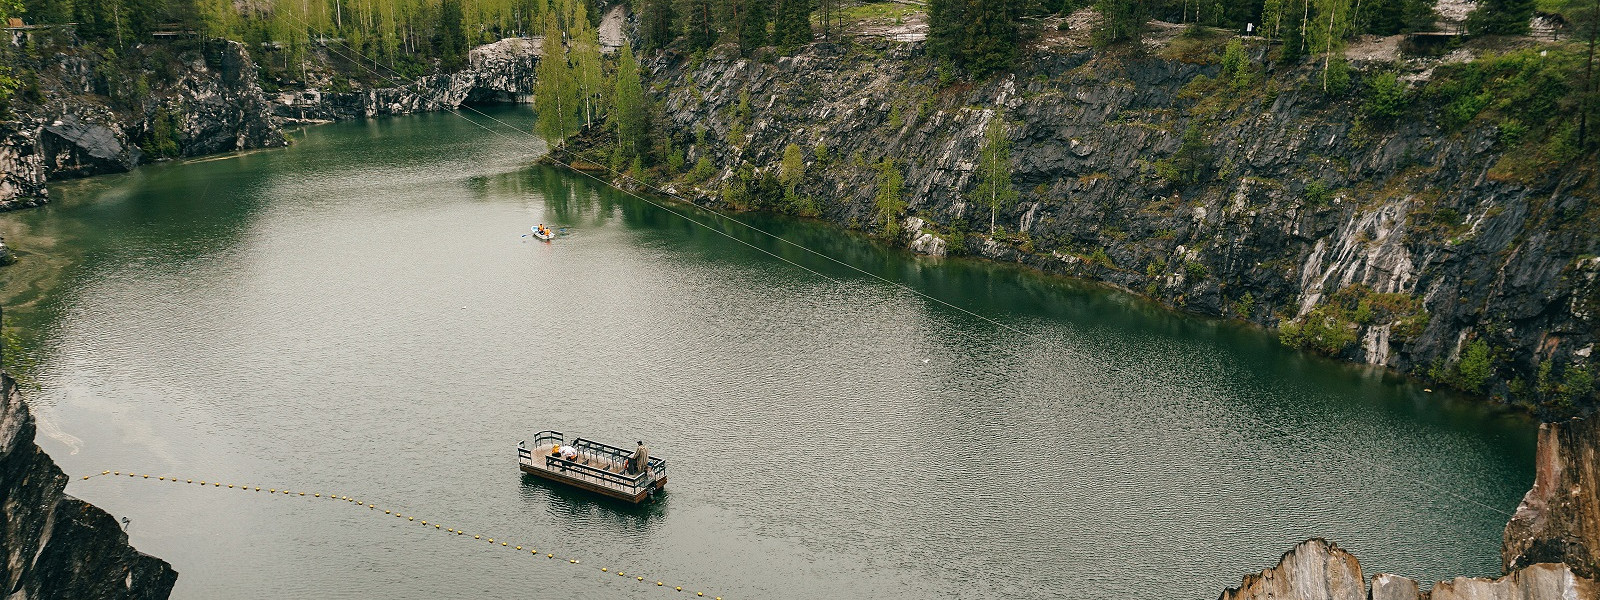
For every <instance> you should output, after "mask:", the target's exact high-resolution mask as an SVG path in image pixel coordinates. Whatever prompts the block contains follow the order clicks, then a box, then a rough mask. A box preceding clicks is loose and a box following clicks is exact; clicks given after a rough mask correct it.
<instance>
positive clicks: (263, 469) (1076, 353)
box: [0, 109, 1534, 600]
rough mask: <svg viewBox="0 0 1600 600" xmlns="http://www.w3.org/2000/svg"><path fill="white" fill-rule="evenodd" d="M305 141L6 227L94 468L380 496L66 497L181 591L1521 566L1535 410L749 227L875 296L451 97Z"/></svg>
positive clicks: (432, 593)
mask: <svg viewBox="0 0 1600 600" xmlns="http://www.w3.org/2000/svg"><path fill="white" fill-rule="evenodd" d="M492 114H493V115H494V116H495V117H497V118H498V119H501V120H503V121H506V122H508V123H511V124H513V125H517V126H520V127H522V128H524V129H526V128H528V127H529V126H530V125H531V115H529V114H527V113H526V112H524V111H523V110H519V109H497V110H495V111H493V112H492ZM466 116H468V117H471V118H472V119H475V120H477V121H478V122H479V123H481V124H484V125H486V126H490V127H497V128H498V127H500V126H499V125H498V124H495V123H492V122H487V121H485V119H484V118H483V117H480V116H477V115H472V114H468V115H466ZM294 137H295V138H296V142H297V143H296V144H295V145H294V146H293V147H291V148H288V149H285V150H275V151H265V152H257V153H250V154H244V155H237V156H227V157H217V158H213V159H208V160H200V161H193V162H189V163H185V164H169V165H156V166H150V167H144V168H141V169H139V170H138V171H137V172H135V173H131V174H127V175H119V176H109V177H101V178H95V179H92V180H86V181H79V182H66V183H62V184H59V185H56V186H54V188H53V190H54V194H55V202H54V203H53V204H51V205H50V206H49V207H46V208H43V209H39V210H31V211H24V212H17V213H10V214H5V215H0V233H4V234H5V236H6V239H7V241H8V242H9V243H10V244H12V245H13V246H14V247H15V248H16V249H17V250H18V251H19V252H21V253H22V254H23V258H24V261H25V262H23V263H21V264H19V265H17V266H14V267H10V268H7V269H0V283H4V285H5V288H4V289H5V296H6V299H5V300H6V307H7V309H8V310H7V314H6V316H7V322H6V323H7V327H8V332H9V333H10V334H12V335H13V336H14V337H15V338H16V339H17V340H20V343H19V345H17V346H14V348H13V351H12V352H11V355H10V356H8V358H7V360H8V361H10V362H11V364H13V365H14V366H15V365H19V364H24V363H26V364H25V365H24V368H25V369H26V371H27V375H28V376H29V382H30V385H31V386H32V387H33V388H35V390H36V391H35V392H34V393H33V394H32V400H33V403H34V406H35V410H36V412H37V414H38V415H39V416H40V417H41V419H42V421H43V427H42V428H41V432H40V440H39V441H40V444H41V445H42V446H44V448H45V449H46V450H48V451H49V452H50V453H51V454H52V455H53V456H54V457H55V458H56V460H57V461H58V462H59V463H60V464H61V465H62V466H63V467H64V468H65V469H66V470H67V471H68V473H69V474H73V475H83V474H89V473H98V472H100V471H101V470H122V471H132V472H136V473H148V474H151V475H160V476H168V475H172V476H178V477H181V478H185V479H187V478H193V479H195V480H206V481H221V482H224V483H235V484H246V483H248V484H252V485H260V486H262V487H264V488H266V487H272V488H286V489H290V490H295V491H296V492H299V491H305V492H308V493H317V494H330V493H331V494H337V495H341V496H351V497H356V498H359V499H362V500H364V501H367V502H371V503H373V504H376V505H378V507H379V508H378V509H375V510H368V509H364V508H360V509H358V508H356V507H354V506H353V505H351V504H349V503H346V502H341V501H330V500H327V499H317V498H313V497H312V496H310V495H309V494H308V496H307V497H305V498H301V497H299V496H293V497H288V496H284V495H282V494H278V495H269V494H267V493H266V492H253V491H239V490H238V489H233V490H230V489H227V488H216V487H207V488H204V489H202V488H200V487H198V486H197V485H187V484H173V483H166V482H158V481H156V479H155V478H154V477H152V478H151V479H150V480H144V479H128V478H126V477H121V478H113V477H99V478H94V479H91V480H88V481H82V480H77V479H75V480H74V481H73V483H72V484H71V486H70V487H69V488H68V491H69V492H70V493H72V494H74V495H77V496H79V497H82V498H84V499H86V500H89V501H91V502H94V503H96V504H98V505H100V506H102V507H104V508H106V509H107V510H109V511H110V512H111V513H112V514H114V515H117V516H119V517H120V516H128V517H130V518H131V520H132V522H131V525H130V528H129V533H130V535H131V537H132V540H133V543H134V544H135V545H136V546H137V547H138V548H139V549H141V550H143V551H145V552H149V553H151V554H154V555H157V556H160V557H163V558H165V559H167V560H169V561H171V562H172V563H173V565H174V566H175V567H176V568H177V569H178V571H179V573H180V576H179V579H178V585H177V588H176V590H175V594H174V595H175V596H176V597H179V598H260V597H267V596H273V597H289V598H311V597H315V598H321V599H329V598H440V597H453V598H462V597H555V598H665V597H678V596H679V594H678V592H674V591H672V587H673V586H683V587H684V589H685V590H686V591H687V592H689V593H692V592H694V591H704V592H705V593H706V597H712V596H723V597H725V598H728V599H730V600H731V599H735V598H797V599H798V598H906V599H910V598H929V597H954V598H1056V597H1073V598H1090V599H1112V598H1163V599H1164V598H1194V599H1199V600H1209V599H1211V598H1215V597H1216V596H1217V595H1218V593H1219V592H1220V591H1221V590H1222V589H1223V588H1224V587H1227V586H1229V585H1235V584H1237V583H1238V581H1239V578H1240V577H1241V576H1242V575H1243V574H1245V573H1247V572H1253V571H1258V570H1260V569H1262V568H1266V567H1269V566H1272V565H1273V564H1275V563H1276V562H1277V559H1278V557H1279V555H1280V554H1282V553H1283V552H1284V551H1286V550H1288V549H1289V548H1290V547H1292V546H1293V545H1294V544H1295V543H1297V542H1299V541H1301V540H1303V539H1305V538H1307V537H1311V536H1323V537H1326V538H1329V539H1331V540H1335V541H1337V542H1338V543H1339V544H1340V545H1341V546H1343V547H1345V548H1348V549H1350V550H1352V551H1353V552H1355V553H1356V555H1357V556H1358V557H1360V558H1361V559H1362V561H1363V564H1364V566H1365V568H1366V569H1367V573H1368V575H1369V576H1370V575H1371V574H1372V573H1376V572H1395V573H1400V574H1403V575H1407V576H1411V577H1417V578H1421V579H1424V580H1435V579H1440V578H1447V577H1453V576H1456V575H1494V574H1497V573H1498V570H1499V563H1498V555H1499V542H1500V532H1501V528H1502V527H1503V525H1504V523H1505V521H1506V519H1507V513H1508V512H1509V511H1510V510H1512V509H1513V508H1514V507H1515V506H1516V502H1517V501H1518V500H1519V499H1520V497H1521V495H1522V493H1523V492H1524V491H1525V490H1526V489H1527V487H1528V485H1529V484H1530V483H1531V481H1532V472H1531V464H1532V450H1533V432H1534V429H1533V427H1532V425H1531V424H1529V423H1528V422H1527V421H1526V420H1525V419H1522V418H1520V417H1515V416H1508V415H1504V414H1499V413H1496V412H1493V411H1490V410H1487V409H1484V408H1482V407H1481V406H1480V405H1479V404H1478V403H1476V402H1473V401H1470V400H1463V399H1459V398H1453V397H1450V396H1448V395H1446V394H1443V393H1426V392H1424V391H1423V390H1422V387H1421V386H1420V385H1417V384H1415V383H1412V382H1408V381H1406V380H1404V379H1401V378H1397V377H1394V376H1393V375H1385V374H1383V373H1381V372H1375V371H1371V370H1367V369H1363V368H1360V367H1356V366H1350V365H1342V364H1339V363H1335V362H1331V361H1327V360H1322V359H1318V358H1314V357H1309V356H1306V355H1303V354H1300V353H1298V352H1294V351H1291V350H1288V349H1285V348H1283V347H1281V346H1279V345H1278V344H1277V343H1276V342H1275V341H1274V339H1273V338H1272V337H1271V336H1270V335H1269V334H1266V333H1264V332H1261V331H1259V330H1256V329H1252V328H1249V327H1245V326H1242V325H1238V324H1234V323H1229V322H1222V321H1216V320H1210V319H1204V318H1198V317H1194V316H1192V315H1184V314H1180V313H1176V312H1172V311H1168V310H1165V309H1162V308H1159V307H1157V306H1154V305H1152V304H1150V303H1147V302H1145V301H1143V300H1140V299H1138V298H1136V297H1132V296H1129V295H1126V294H1123V293H1120V292H1116V291H1112V290H1107V289H1104V288H1101V287H1098V286H1094V285H1089V284H1084V283H1079V282H1072V281H1066V280H1062V279H1058V278H1053V277H1047V276H1043V275H1038V274H1034V273H1030V272H1028V271H1025V270H1021V269H1017V268H1012V267H1008V266H1004V265H995V264H987V263H982V262H976V261H965V260H944V261H939V260H933V259H927V258H918V257H914V256H911V255H908V254H905V253H903V252H900V251H896V250H891V249H887V248H884V247H881V246H879V245H875V244H873V243H872V242H870V241H869V240H866V239H863V238H859V237H857V236H853V235H850V234H846V233H842V232H840V231H839V230H837V229H835V228H832V227H829V226H824V225H821V224H817V223H810V222H799V221H792V220H784V219H778V218H774V217H765V216H759V215H748V214H747V215H738V216H737V218H738V219H740V220H742V221H745V222H748V223H751V224H754V225H757V226H759V227H760V228H762V229H765V230H768V231H772V232H774V233H776V234H778V235H781V236H783V237H784V238H785V239H788V240H791V241H794V242H795V243H797V244H799V245H802V246H805V247H807V248H812V249H815V250H817V251H819V252H822V253H824V254H826V255H828V256H831V257H834V258H837V259H839V260H842V261H845V262H847V263H849V264H851V265H855V266H857V267H859V268H861V269H863V270H865V271H866V272H870V273H873V274H875V275H878V276H881V277H883V278H886V279H888V280H892V281H895V282H898V283H900V284H901V285H903V286H904V287H898V286H895V285H890V284H887V283H884V282H882V281H880V280H878V279H875V278H871V277H868V276H866V275H863V274H861V273H859V272H855V271H852V270H850V269H847V268H845V267H842V266H840V265H838V264H835V263H832V262H829V261H828V260H826V259H822V258H818V257H816V256H812V255H808V254H807V253H805V252H803V251H801V250H799V249H797V248H795V247H793V246H789V245H786V244H782V243H780V242H776V241H774V240H772V239H770V238H765V237H763V236H761V235H759V234H756V233H753V232H751V231H750V230H747V229H744V228H742V227H740V226H738V225H733V224H730V223H728V222H727V221H725V220H723V219H722V218H721V217H718V216H716V215H713V214H710V213H706V212H704V211H699V210H695V209H692V208H685V207H682V206H675V207H674V208H673V210H675V211H679V212H682V213H684V214H686V215H688V216H689V217H692V218H693V219H694V220H695V222H691V221H690V220H687V219H685V218H684V217H681V216H677V215H674V214H672V213H670V212H667V211H665V210H663V209H661V208H658V207H656V206H653V205H651V204H649V203H646V202H643V201H640V200H638V199H634V198H631V197H629V196H626V195H623V194H621V193H618V192H616V191H613V190H609V189H602V188H599V187H597V186H595V185H592V184H591V183H589V182H586V181H584V180H582V179H580V178H575V177H573V176H570V175H567V174H563V173H560V172H556V171H552V170H549V169H545V168H541V167H537V166H532V164H531V163H532V160H533V158H534V153H533V152H532V151H530V149H529V146H528V145H527V144H528V143H529V142H527V141H526V140H527V138H518V139H517V140H515V141H513V140H508V139H504V138H500V137H495V136H491V135H489V134H488V133H486V132H485V131H484V129H482V128H480V127H478V126H477V125H475V124H473V123H472V122H469V121H468V120H466V119H463V118H462V116H458V115H454V114H448V113H440V114H430V115H423V116H416V117H405V118H394V119H386V120H377V121H369V122H361V123H343V124H335V125H327V126H322V127H316V128H311V129H306V130H303V131H298V132H295V134H294ZM539 222H544V223H550V224H554V225H556V226H559V227H561V228H564V233H563V235H561V237H559V238H557V239H556V240H554V241H553V242H550V243H544V242H537V241H534V240H532V239H531V238H528V237H525V236H524V235H523V234H526V233H528V227H529V226H530V225H533V224H535V223H539ZM697 222H698V223H702V224H705V225H707V227H702V226H701V225H699V224H696V223H697ZM719 231H720V232H725V233H727V234H728V236H724V235H722V234H721V233H718V232H719ZM729 236H731V237H729ZM735 238H737V239H738V240H741V241H742V242H744V243H741V242H740V241H734V240H735ZM746 243H748V244H749V245H746ZM763 251H770V252H773V253H776V254H779V255H781V256H783V257H785V258H787V259H789V260H792V261H794V262H795V263H798V264H800V265H804V266H805V267H806V268H807V269H811V270H814V271H815V273H813V272H810V271H807V270H803V269H801V268H798V267H796V266H794V265H792V264H788V263H785V262H782V261H779V260H776V259H774V258H772V257H771V256H769V255H767V254H765V253H763ZM913 291H915V292H920V293H923V294H927V295H928V296H932V297H935V298H938V299H940V300H943V301H945V302H949V303H950V304H952V305H955V306H958V307H960V308H961V309H962V310H956V309H953V308H950V307H949V306H945V305H942V304H940V303H937V302H934V301H931V300H929V299H928V298H927V297H924V296H922V295H919V294H918V293H914V292H913ZM965 311H970V314H969V313H968V312H965ZM974 314H976V315H982V317H983V318H977V317H975V316H973V315H974ZM19 349H20V350H21V352H18V350H19ZM541 429H555V430H559V431H563V432H565V433H566V434H567V435H568V436H584V437H589V438H592V439H596V440H600V441H605V442H609V443H612V444H616V445H621V446H627V447H631V446H632V444H633V441H634V440H637V439H643V440H645V441H646V442H647V443H649V444H650V446H651V449H652V454H653V455H655V456H660V457H663V458H665V459H667V461H668V463H669V468H670V484H669V485H668V488H667V490H668V493H667V494H666V495H665V496H664V497H662V498H661V499H660V500H659V501H658V502H656V503H654V504H652V505H648V506H645V507H642V508H635V507H628V506H623V505H619V504H616V503H613V502H607V501H601V500H597V499H595V498H593V497H590V496H587V495H584V494H581V493H575V492H571V491H569V490H566V489H560V488H554V487H551V486H550V485H547V484H544V483H541V482H539V481H535V480H531V479H528V478H525V477H524V476H522V475H521V474H520V473H519V472H518V471H517V469H516V462H515V450H514V449H515V446H516V444H517V442H518V441H519V440H523V439H529V438H531V437H532V434H533V433H534V432H537V431H539V430H541ZM382 509H390V510H395V511H399V512H400V513H401V514H404V515H407V516H414V517H415V518H416V519H418V520H419V521H420V520H428V521H429V522H430V524H431V523H442V524H444V525H445V527H447V528H460V529H463V530H465V531H466V532H467V533H468V535H464V536H453V535H449V534H447V533H444V532H442V531H438V530H435V529H433V528H432V527H431V526H429V527H424V526H422V525H419V524H417V523H416V522H414V521H408V520H406V519H404V518H395V517H392V516H386V515H384V514H383V512H382ZM472 534H478V535H482V536H483V537H484V538H489V537H494V538H496V540H497V542H496V543H495V544H494V545H490V544H489V543H487V542H485V541H482V540H476V541H475V540H473V539H472ZM498 541H508V542H510V544H511V545H512V546H515V545H523V546H525V547H526V548H537V549H538V550H539V551H540V553H541V554H540V555H539V556H538V557H535V556H532V555H530V554H529V553H528V552H527V550H526V549H525V550H524V551H516V550H514V549H512V548H511V547H501V546H499V544H498ZM546 552H551V553H554V554H556V555H557V556H558V557H561V558H558V559H549V558H545V557H544V556H543V554H544V553H546ZM568 559H576V560H579V561H580V562H579V563H576V564H574V563H571V562H568ZM601 567H605V568H606V569H608V570H607V571H606V572H601V571H600V568H601ZM617 570H621V571H624V572H627V573H628V576H627V577H619V576H616V575H615V571H617ZM635 574H637V575H640V576H644V577H646V578H647V579H648V581H647V582H645V583H640V582H638V581H637V580H635V579H634V576H635ZM656 580H660V581H663V582H665V583H666V584H667V585H666V586H664V587H657V586H655V585H653V583H654V581H656ZM683 595H688V594H683Z"/></svg>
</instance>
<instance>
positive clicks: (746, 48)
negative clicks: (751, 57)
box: [738, 0, 769, 54]
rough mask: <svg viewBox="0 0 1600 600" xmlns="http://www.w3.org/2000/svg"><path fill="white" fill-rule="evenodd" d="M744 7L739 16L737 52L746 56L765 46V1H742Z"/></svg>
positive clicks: (766, 19)
mask: <svg viewBox="0 0 1600 600" xmlns="http://www.w3.org/2000/svg"><path fill="white" fill-rule="evenodd" d="M743 2H744V5H743V7H742V10H741V11H740V14H739V17H738V18H739V51H741V52H744V53H746V54H748V53H749V52H750V51H751V50H755V49H756V48H760V47H762V46H765V45H767V21H768V20H769V19H768V18H767V12H768V7H767V1H766V0H743Z"/></svg>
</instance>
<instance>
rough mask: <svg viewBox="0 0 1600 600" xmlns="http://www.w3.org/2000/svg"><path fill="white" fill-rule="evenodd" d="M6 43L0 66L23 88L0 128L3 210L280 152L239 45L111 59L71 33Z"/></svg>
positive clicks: (33, 34) (214, 43) (161, 48)
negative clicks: (80, 186) (107, 179)
mask: <svg viewBox="0 0 1600 600" xmlns="http://www.w3.org/2000/svg"><path fill="white" fill-rule="evenodd" d="M9 37H10V39H9V40H8V41H9V43H10V46H11V47H9V48H6V49H5V50H4V53H5V58H6V59H7V60H8V61H14V63H15V65H16V67H17V68H18V69H19V70H20V71H21V72H23V73H25V74H26V78H27V79H26V82H27V83H26V86H25V87H24V88H23V89H21V90H19V92H18V94H17V98H15V99H14V101H13V105H12V107H11V110H12V111H13V112H14V113H15V115H16V117H17V118H15V119H12V120H7V121H5V122H3V123H0V167H4V173H5V174H4V178H3V179H0V210H4V209H7V208H20V207H26V206H35V205H37V204H39V203H42V202H44V201H45V200H46V199H47V198H48V196H49V192H48V190H47V189H46V188H45V182H46V181H49V180H56V179H65V178H71V177H86V176H90V175H98V174H103V173H117V172H124V171H128V170H130V169H132V168H134V167H135V166H138V165H139V164H141V163H143V162H148V161H150V160H154V159H160V158H172V157H180V156H200V155H204V154H213V153H217V152H226V151H230V150H242V149H249V148H264V147H274V146H283V145H285V144H286V143H287V142H286V140H285V139H284V137H283V134H282V132H281V131H280V130H279V128H278V125H277V124H276V122H275V121H274V120H273V119H272V116H271V111H270V109H269V106H268V103H267V100H266V97H265V95H264V94H263V93H262V91H261V87H260V85H259V84H258V83H257V81H256V66H255V63H254V61H252V60H251V58H250V54H249V53H248V52H246V51H245V49H244V46H243V45H242V44H239V43H238V42H232V41H225V40H210V41H205V42H198V41H193V40H190V41H182V42H156V43H152V44H145V45H141V46H137V47H134V48H132V49H130V50H129V51H128V54H127V55H126V56H117V55H114V54H110V53H107V52H105V51H103V50H98V49H95V48H93V47H90V46H87V45H84V44H81V43H80V42H79V41H78V40H77V38H76V36H74V35H73V34H72V32H71V31H70V30H69V29H37V30H27V31H18V32H15V33H14V34H12V35H10V36H9Z"/></svg>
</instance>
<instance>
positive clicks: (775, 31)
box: [772, 0, 812, 49]
mask: <svg viewBox="0 0 1600 600" xmlns="http://www.w3.org/2000/svg"><path fill="white" fill-rule="evenodd" d="M772 37H773V40H772V41H773V42H775V43H777V44H778V45H779V46H783V47H784V48H790V49H793V48H798V47H800V46H804V45H806V44H809V43H811V37H812V32H811V0H778V7H777V15H776V16H775V18H774V19H773V26H772Z"/></svg>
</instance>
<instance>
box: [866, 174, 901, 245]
mask: <svg viewBox="0 0 1600 600" xmlns="http://www.w3.org/2000/svg"><path fill="white" fill-rule="evenodd" d="M904 185H905V178H904V176H903V175H901V174H900V167H898V166H895V164H894V161H893V160H891V159H884V160H883V162H881V163H878V193H877V194H876V195H875V196H874V197H873V208H874V209H876V211H877V215H878V220H880V221H882V222H883V233H884V234H885V235H891V236H892V235H896V234H898V233H899V232H900V221H899V218H900V212H901V211H903V210H905V209H906V199H905V192H904V191H903V190H902V189H901V188H902V187H903V186H904Z"/></svg>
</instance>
